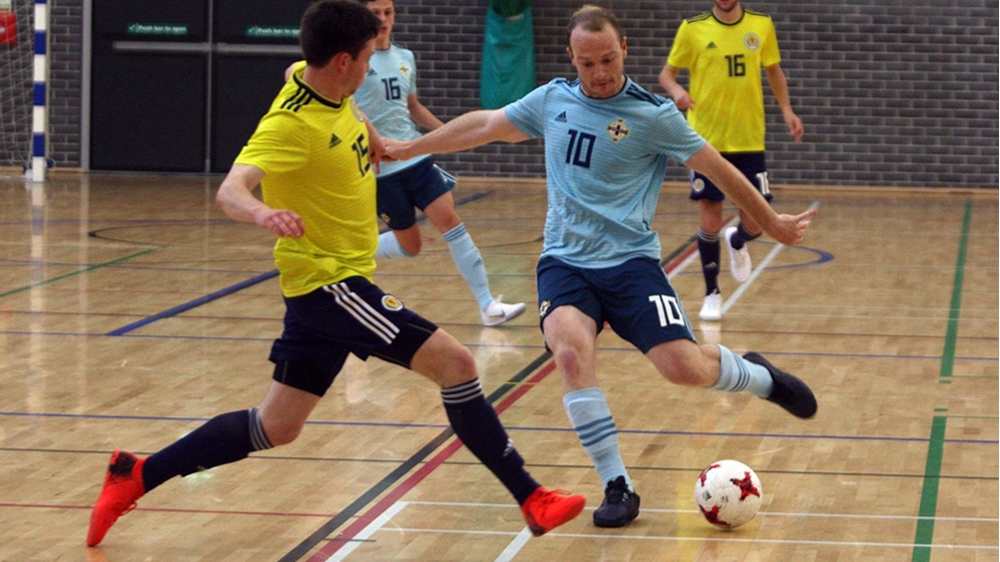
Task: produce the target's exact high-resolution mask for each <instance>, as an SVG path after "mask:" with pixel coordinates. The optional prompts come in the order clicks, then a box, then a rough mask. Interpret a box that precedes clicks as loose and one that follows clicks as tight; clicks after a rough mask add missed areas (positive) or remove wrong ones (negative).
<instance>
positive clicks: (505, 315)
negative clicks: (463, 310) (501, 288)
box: [479, 295, 524, 326]
mask: <svg viewBox="0 0 1000 562" xmlns="http://www.w3.org/2000/svg"><path fill="white" fill-rule="evenodd" d="M502 298H503V296H502V295H501V296H498V297H497V298H495V299H493V302H491V303H490V305H489V306H487V307H486V308H484V309H483V310H480V311H479V312H480V313H481V314H482V316H483V326H499V325H500V324H503V323H504V322H507V321H508V320H513V319H514V318H517V317H518V316H520V315H521V313H522V312H524V303H523V302H519V303H514V304H504V303H502V302H500V299H502Z"/></svg>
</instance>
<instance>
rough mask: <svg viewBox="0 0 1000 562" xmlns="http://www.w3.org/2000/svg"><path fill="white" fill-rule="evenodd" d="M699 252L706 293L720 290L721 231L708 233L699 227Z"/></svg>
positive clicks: (709, 293)
mask: <svg viewBox="0 0 1000 562" xmlns="http://www.w3.org/2000/svg"><path fill="white" fill-rule="evenodd" d="M698 253H699V254H701V272H702V274H703V275H704V276H705V294H706V295H711V294H712V293H714V292H716V291H718V290H719V233H718V232H716V233H715V234H708V233H707V232H705V231H703V230H702V229H700V228H699V229H698Z"/></svg>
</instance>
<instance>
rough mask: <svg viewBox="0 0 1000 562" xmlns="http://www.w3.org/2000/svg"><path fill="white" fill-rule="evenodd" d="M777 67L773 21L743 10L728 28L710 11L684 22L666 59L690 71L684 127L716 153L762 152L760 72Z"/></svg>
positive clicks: (777, 53)
mask: <svg viewBox="0 0 1000 562" xmlns="http://www.w3.org/2000/svg"><path fill="white" fill-rule="evenodd" d="M779 62H781V55H780V54H779V52H778V40H777V36H776V34H775V31H774V23H773V22H772V21H771V17H770V16H768V15H766V14H762V13H760V12H755V11H753V10H747V9H745V8H744V10H743V17H741V18H740V19H739V21H737V22H735V23H731V24H728V23H724V22H721V21H719V20H718V19H716V17H715V16H714V15H713V14H712V12H705V13H703V14H700V15H697V16H694V17H692V18H688V19H686V20H684V21H683V22H682V23H681V26H680V28H679V29H678V30H677V37H676V38H674V44H673V46H672V47H671V49H670V56H669V57H668V58H667V64H669V65H670V66H673V67H675V68H686V69H688V75H689V78H690V88H689V90H688V92H689V93H690V94H691V99H692V100H694V107H692V108H691V109H688V112H687V119H688V123H690V124H691V127H692V128H693V129H694V130H695V131H697V132H698V133H699V134H700V135H701V136H703V137H705V140H707V141H708V142H710V143H712V146H714V147H715V148H716V149H718V150H719V152H763V151H764V131H765V127H764V93H763V88H762V86H761V68H762V67H768V66H771V65H774V64H778V63H779Z"/></svg>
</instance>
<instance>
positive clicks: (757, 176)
mask: <svg viewBox="0 0 1000 562" xmlns="http://www.w3.org/2000/svg"><path fill="white" fill-rule="evenodd" d="M722 157H723V158H725V159H726V160H729V162H730V163H731V164H732V165H733V166H736V169H737V170H739V171H741V172H743V175H744V176H746V177H747V179H748V180H750V183H752V184H753V186H754V187H756V188H757V191H759V192H760V194H761V195H763V196H764V199H767V202H768V203H770V202H771V200H772V199H774V195H771V189H770V188H769V187H768V185H767V166H766V165H765V163H764V153H763V152H741V153H729V154H723V155H722ZM691 199H694V200H695V201H698V200H700V199H708V200H709V201H715V202H719V201H725V200H726V194H725V193H722V191H721V190H719V188H718V187H716V186H715V184H714V183H712V182H711V180H709V179H708V178H706V177H705V176H703V175H701V174H699V173H697V172H695V171H694V170H691Z"/></svg>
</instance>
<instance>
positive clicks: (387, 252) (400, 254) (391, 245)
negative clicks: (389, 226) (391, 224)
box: [375, 230, 413, 259]
mask: <svg viewBox="0 0 1000 562" xmlns="http://www.w3.org/2000/svg"><path fill="white" fill-rule="evenodd" d="M375 257H376V258H386V259H392V258H412V257H413V254H411V253H410V252H407V251H406V249H404V248H403V247H402V246H400V245H399V240H397V239H396V235H395V234H393V233H392V231H391V230H389V231H387V232H383V233H382V234H379V235H378V249H377V250H375Z"/></svg>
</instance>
